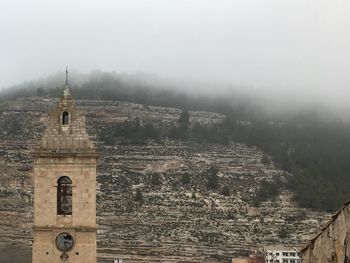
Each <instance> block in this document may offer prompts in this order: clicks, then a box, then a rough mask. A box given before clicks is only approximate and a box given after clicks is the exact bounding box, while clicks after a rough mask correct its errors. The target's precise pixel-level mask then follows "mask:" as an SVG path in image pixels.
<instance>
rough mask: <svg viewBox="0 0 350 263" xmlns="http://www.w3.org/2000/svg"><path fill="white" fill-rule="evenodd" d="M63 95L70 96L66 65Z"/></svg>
mask: <svg viewBox="0 0 350 263" xmlns="http://www.w3.org/2000/svg"><path fill="white" fill-rule="evenodd" d="M63 96H64V97H65V98H67V97H69V96H70V91H69V86H68V67H66V86H65V88H64V91H63Z"/></svg>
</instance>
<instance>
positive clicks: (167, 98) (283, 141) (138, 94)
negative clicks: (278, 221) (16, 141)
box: [1, 71, 350, 211]
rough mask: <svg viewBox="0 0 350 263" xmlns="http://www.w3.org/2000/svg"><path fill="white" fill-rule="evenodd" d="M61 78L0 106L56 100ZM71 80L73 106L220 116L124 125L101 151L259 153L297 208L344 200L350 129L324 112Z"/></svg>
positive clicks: (26, 87) (115, 78) (15, 90)
mask: <svg viewBox="0 0 350 263" xmlns="http://www.w3.org/2000/svg"><path fill="white" fill-rule="evenodd" d="M63 78H64V72H59V73H57V74H55V75H52V76H49V77H47V78H44V79H40V80H36V81H32V82H26V83H23V84H20V85H17V86H13V87H11V88H9V89H5V90H2V91H1V101H2V102H4V101H6V100H14V99H17V98H20V97H32V96H39V97H53V98H54V97H56V98H57V97H59V96H61V94H62V90H63V86H62V79H63ZM70 79H71V81H70V83H71V89H72V93H73V96H74V97H75V98H76V99H79V100H109V101H128V102H134V103H140V104H144V105H151V106H163V107H174V108H179V109H182V110H183V111H184V112H187V111H190V110H206V111H210V112H217V113H222V114H224V115H225V116H226V118H225V119H224V121H223V122H221V123H218V124H214V125H212V126H211V127H202V126H201V125H200V124H196V125H195V126H193V127H188V126H187V125H179V126H176V125H175V126H174V127H170V128H166V129H165V130H164V128H161V127H154V126H152V127H150V126H147V127H145V126H143V125H142V124H141V125H140V124H138V123H133V122H125V123H124V124H123V125H118V127H117V126H115V127H114V126H113V127H112V126H111V127H109V128H108V129H107V130H104V131H102V134H101V136H102V137H101V138H102V140H104V141H105V142H106V143H107V144H108V143H109V144H114V143H115V140H114V139H113V138H114V137H118V136H122V137H125V138H126V143H144V142H145V141H146V140H148V139H154V138H155V137H154V136H156V138H157V139H158V140H159V141H162V140H165V139H166V138H172V139H175V140H184V141H186V140H196V141H205V142H208V143H212V142H213V143H221V144H227V143H228V142H230V141H235V142H242V143H245V144H246V145H248V146H249V145H250V146H257V147H258V148H260V149H261V150H263V151H264V152H265V153H266V154H267V155H269V156H271V157H272V160H273V162H274V163H275V164H276V165H277V166H278V167H279V168H281V169H283V170H284V171H285V172H287V173H288V174H289V176H288V181H289V188H290V189H291V190H293V191H294V192H295V194H296V195H295V200H296V201H298V203H299V204H300V205H301V206H304V207H309V208H312V209H316V210H327V211H332V210H335V209H336V208H337V207H339V206H340V205H342V203H343V202H345V201H346V200H347V199H348V198H349V195H348V189H349V187H350V180H349V174H350V164H349V162H348V160H347V156H350V133H349V131H350V123H349V122H348V121H344V120H345V119H346V118H344V116H340V115H339V114H338V113H336V112H335V111H332V110H330V109H328V108H326V107H321V106H320V105H318V106H310V105H309V106H307V105H306V104H299V105H294V107H290V105H286V106H285V107H283V106H282V105H281V102H279V103H277V102H276V101H275V102H274V101H273V100H268V99H266V98H263V97H262V96H254V97H253V96H251V97H249V96H248V95H247V94H244V92H242V91H239V90H237V91H236V92H233V91H231V93H229V94H226V96H224V95H223V94H222V89H220V90H221V91H220V92H215V91H214V90H210V89H208V90H206V91H203V92H199V90H198V91H196V89H195V88H192V89H191V90H190V91H189V90H186V85H184V86H181V85H180V83H171V82H169V81H167V80H164V79H160V78H157V77H155V76H152V75H147V74H135V75H128V74H124V73H115V72H112V73H108V72H107V73H106V72H100V71H95V72H92V73H91V74H79V73H77V72H73V73H72V74H71V75H70ZM4 110H6V109H5V107H2V111H4ZM19 122H20V121H19ZM19 122H18V123H17V120H12V119H11V120H9V123H8V125H9V127H12V126H16V125H21V124H20V123H19ZM13 130H16V128H14V129H13ZM111 138H112V139H111Z"/></svg>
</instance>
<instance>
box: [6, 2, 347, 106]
mask: <svg viewBox="0 0 350 263" xmlns="http://www.w3.org/2000/svg"><path fill="white" fill-rule="evenodd" d="M0 47H1V48H0V58H1V59H0V69H1V74H0V76H1V77H0V87H5V86H9V85H12V84H15V83H19V82H22V81H25V80H31V79H34V78H40V77H44V76H46V75H48V74H53V73H55V72H56V71H58V70H64V67H65V66H66V65H69V66H70V67H71V68H74V69H76V70H78V71H81V72H89V71H91V70H93V69H101V70H104V71H112V70H115V71H118V72H128V73H132V72H135V71H145V72H150V73H155V74H157V75H159V76H162V77H171V78H177V79H190V80H199V81H211V82H220V83H233V84H238V85H241V84H244V85H248V86H251V87H254V88H253V89H255V90H260V91H265V90H269V91H277V92H282V93H283V94H290V95H291V96H296V95H297V96H300V97H303V96H307V97H308V98H310V96H314V95H315V96H316V97H318V98H319V97H321V98H327V99H329V100H331V101H333V102H340V103H346V101H347V97H349V96H350V85H349V84H350V1H348V0H327V1H326V0H227V1H225V0H211V1H209V0H123V1H122V0H113V1H112V0H110V1H106V0H95V1H92V0H79V1H78V0H51V1H49V0H42V1H38V0H30V1H28V0H22V1H18V0H1V2H0Z"/></svg>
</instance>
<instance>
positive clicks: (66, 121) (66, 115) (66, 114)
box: [62, 111, 69, 125]
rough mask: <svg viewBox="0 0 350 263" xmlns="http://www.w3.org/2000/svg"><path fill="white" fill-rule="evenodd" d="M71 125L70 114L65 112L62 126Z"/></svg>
mask: <svg viewBox="0 0 350 263" xmlns="http://www.w3.org/2000/svg"><path fill="white" fill-rule="evenodd" d="M68 124H69V113H68V112H67V111H64V112H63V113H62V125H68Z"/></svg>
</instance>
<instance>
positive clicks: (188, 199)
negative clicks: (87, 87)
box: [0, 98, 328, 263]
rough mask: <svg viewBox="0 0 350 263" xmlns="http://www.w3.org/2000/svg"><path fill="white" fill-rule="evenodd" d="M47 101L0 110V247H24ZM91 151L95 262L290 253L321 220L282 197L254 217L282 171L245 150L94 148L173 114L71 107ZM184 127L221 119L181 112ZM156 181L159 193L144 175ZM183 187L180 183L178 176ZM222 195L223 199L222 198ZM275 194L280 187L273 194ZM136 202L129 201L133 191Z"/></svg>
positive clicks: (125, 107) (171, 145) (109, 105)
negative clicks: (214, 179)
mask: <svg viewBox="0 0 350 263" xmlns="http://www.w3.org/2000/svg"><path fill="white" fill-rule="evenodd" d="M52 103H53V101H52V100H47V99H46V100H45V99H38V98H32V99H21V100H17V101H12V102H6V103H4V104H0V170H1V171H2V173H1V175H0V233H1V235H0V247H5V246H6V247H8V246H12V247H18V248H30V247H31V225H32V212H31V209H32V199H33V196H32V183H31V173H30V171H31V158H30V149H31V148H32V147H33V145H34V144H35V143H36V141H37V140H38V138H40V136H41V134H42V131H43V121H44V120H45V116H46V115H45V114H46V112H47V111H48V109H49V108H51V107H52V105H53V104H52ZM77 103H78V106H79V107H80V109H81V110H83V111H85V112H86V113H87V120H88V123H87V124H88V127H87V128H88V131H89V134H90V135H91V136H92V137H93V138H94V140H95V141H96V144H97V146H98V148H99V152H100V154H101V158H100V160H99V165H98V179H97V181H98V185H97V189H98V195H97V202H98V206H97V207H98V208H97V215H98V224H99V230H98V255H99V262H101V263H102V262H111V258H112V257H113V256H117V257H122V258H123V259H124V262H230V260H229V259H230V258H231V257H233V256H237V255H242V254H246V253H248V252H249V250H251V249H254V248H255V247H256V246H260V245H264V244H275V243H286V244H290V245H293V246H298V245H299V244H301V243H302V242H303V241H304V240H305V239H307V238H308V236H309V235H310V234H312V233H313V232H315V231H316V230H317V228H318V227H319V225H320V224H322V223H323V222H324V221H325V220H327V218H328V215H326V214H322V213H321V214H317V213H313V212H310V211H307V210H305V209H300V208H297V207H295V205H294V204H293V202H291V201H290V200H291V194H290V193H289V192H287V191H286V190H283V191H282V194H281V195H280V196H279V197H278V198H277V200H276V201H274V203H270V202H265V203H262V204H261V205H260V207H259V208H255V207H254V206H253V205H252V204H253V199H254V196H255V193H256V192H257V190H258V188H259V187H260V185H261V182H262V181H264V180H271V178H272V177H273V176H278V177H280V178H281V180H282V182H283V172H282V171H280V170H277V169H275V167H274V166H273V165H272V164H271V165H263V164H262V163H261V159H262V156H263V154H262V153H261V152H260V151H259V150H257V149H255V148H249V147H247V146H244V145H241V144H237V143H231V144H230V145H227V146H223V145H216V144H198V143H195V142H181V141H171V140H166V141H164V142H161V143H155V142H149V143H148V144H146V145H122V144H117V145H113V146H107V145H104V144H103V142H101V141H99V140H98V136H97V135H98V133H99V131H100V130H101V129H104V128H108V127H110V125H111V124H113V123H116V122H122V121H124V120H127V119H134V118H138V119H140V120H141V121H142V122H144V123H148V122H152V123H155V124H157V125H169V124H171V123H173V122H175V121H176V120H177V119H178V117H179V114H180V110H179V109H173V108H162V107H149V106H143V105H139V104H131V103H126V102H105V101H78V102H77ZM190 115H191V123H195V122H200V123H202V124H205V125H211V124H212V123H215V122H220V121H222V119H223V117H224V116H223V115H221V114H215V113H208V112H190ZM213 165H215V166H216V167H217V168H218V169H219V173H218V176H219V187H218V188H217V189H215V190H208V187H207V173H208V169H209V168H210V167H211V166H213ZM154 173H157V174H159V184H155V183H154V182H153V183H152V174H154ZM184 173H188V174H189V175H190V183H189V184H183V183H182V180H181V178H182V175H183V174H184ZM224 186H228V188H229V190H230V195H229V196H225V195H223V194H222V193H223V187H224ZM281 187H283V185H281ZM138 189H139V191H140V192H141V193H142V195H143V202H140V201H135V196H136V192H137V191H138Z"/></svg>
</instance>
